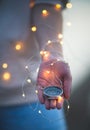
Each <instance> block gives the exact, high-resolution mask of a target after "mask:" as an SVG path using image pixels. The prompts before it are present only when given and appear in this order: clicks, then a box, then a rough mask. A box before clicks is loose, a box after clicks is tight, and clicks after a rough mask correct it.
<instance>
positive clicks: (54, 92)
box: [43, 86, 63, 99]
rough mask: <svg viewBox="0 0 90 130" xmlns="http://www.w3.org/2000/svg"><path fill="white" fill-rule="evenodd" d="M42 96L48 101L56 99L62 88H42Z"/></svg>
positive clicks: (61, 92)
mask: <svg viewBox="0 0 90 130" xmlns="http://www.w3.org/2000/svg"><path fill="white" fill-rule="evenodd" d="M43 94H44V96H45V97H47V98H48V99H57V98H58V97H59V96H61V95H62V94H63V90H62V88H59V87H57V86H49V87H46V88H44V90H43Z"/></svg>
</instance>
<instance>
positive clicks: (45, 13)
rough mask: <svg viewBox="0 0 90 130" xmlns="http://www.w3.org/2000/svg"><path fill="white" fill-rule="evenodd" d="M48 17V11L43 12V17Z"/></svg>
mask: <svg viewBox="0 0 90 130" xmlns="http://www.w3.org/2000/svg"><path fill="white" fill-rule="evenodd" d="M48 15H49V12H48V11H47V10H46V9H44V10H42V16H43V17H47V16H48Z"/></svg>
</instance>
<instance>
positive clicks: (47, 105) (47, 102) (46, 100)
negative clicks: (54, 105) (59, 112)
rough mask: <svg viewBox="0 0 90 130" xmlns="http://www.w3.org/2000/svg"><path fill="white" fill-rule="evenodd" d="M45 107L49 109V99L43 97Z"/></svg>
mask: <svg viewBox="0 0 90 130" xmlns="http://www.w3.org/2000/svg"><path fill="white" fill-rule="evenodd" d="M45 107H46V109H48V110H50V101H49V100H48V99H45Z"/></svg>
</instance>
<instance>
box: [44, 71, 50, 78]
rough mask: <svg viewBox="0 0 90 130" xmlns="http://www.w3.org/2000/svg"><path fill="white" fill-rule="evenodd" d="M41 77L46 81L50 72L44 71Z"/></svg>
mask: <svg viewBox="0 0 90 130" xmlns="http://www.w3.org/2000/svg"><path fill="white" fill-rule="evenodd" d="M43 76H44V78H45V79H47V78H48V77H50V70H44V72H43Z"/></svg>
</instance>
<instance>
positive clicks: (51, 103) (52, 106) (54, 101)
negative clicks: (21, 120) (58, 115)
mask: <svg viewBox="0 0 90 130" xmlns="http://www.w3.org/2000/svg"><path fill="white" fill-rule="evenodd" d="M50 108H52V109H55V108H56V100H54V99H53V100H52V99H51V100H50Z"/></svg>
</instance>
